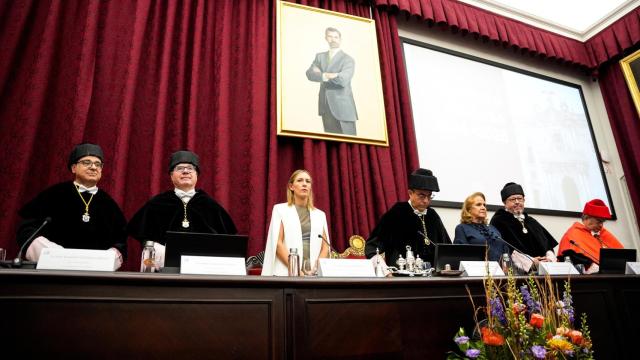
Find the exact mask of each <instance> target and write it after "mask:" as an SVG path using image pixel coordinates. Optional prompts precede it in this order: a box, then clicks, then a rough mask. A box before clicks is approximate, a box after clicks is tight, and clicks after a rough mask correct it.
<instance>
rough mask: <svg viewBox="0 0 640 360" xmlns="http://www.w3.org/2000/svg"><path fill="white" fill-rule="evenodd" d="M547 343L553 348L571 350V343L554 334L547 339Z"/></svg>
mask: <svg viewBox="0 0 640 360" xmlns="http://www.w3.org/2000/svg"><path fill="white" fill-rule="evenodd" d="M547 345H549V347H550V348H552V349H554V350H560V351H569V350H573V345H571V343H570V342H568V341H567V340H565V339H564V338H563V337H562V336H557V335H556V336H554V337H552V338H551V339H549V340H547Z"/></svg>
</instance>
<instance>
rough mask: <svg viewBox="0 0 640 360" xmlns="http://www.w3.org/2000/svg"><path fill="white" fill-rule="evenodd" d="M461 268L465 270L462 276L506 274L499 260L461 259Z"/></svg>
mask: <svg viewBox="0 0 640 360" xmlns="http://www.w3.org/2000/svg"><path fill="white" fill-rule="evenodd" d="M459 269H460V270H462V271H464V273H463V274H462V276H487V274H490V275H491V276H504V275H505V274H504V272H503V271H502V269H501V268H500V264H498V262H497V261H460V267H459Z"/></svg>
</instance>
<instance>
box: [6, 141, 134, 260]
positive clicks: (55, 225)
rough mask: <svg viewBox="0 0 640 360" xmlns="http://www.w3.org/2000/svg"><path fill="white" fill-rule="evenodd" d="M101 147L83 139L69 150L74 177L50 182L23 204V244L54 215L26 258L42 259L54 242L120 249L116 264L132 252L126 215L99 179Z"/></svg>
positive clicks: (19, 239)
mask: <svg viewBox="0 0 640 360" xmlns="http://www.w3.org/2000/svg"><path fill="white" fill-rule="evenodd" d="M103 158H104V155H103V153H102V149H101V148H100V146H98V145H94V144H80V145H78V146H76V147H75V148H74V149H73V151H72V152H71V154H70V156H69V162H68V167H69V170H71V172H72V173H73V174H74V180H73V181H67V182H62V183H59V184H56V185H53V186H51V187H49V188H48V189H46V190H44V191H43V192H41V193H40V194H38V195H37V196H36V197H35V198H34V199H33V200H31V201H29V202H28V203H27V204H26V205H24V206H23V207H22V209H20V210H19V212H18V213H19V215H20V216H21V217H22V218H23V221H22V223H21V224H20V226H19V229H18V234H17V241H18V244H19V245H20V246H22V245H23V244H24V242H25V241H26V240H27V239H28V238H29V237H30V236H31V235H32V234H33V233H34V231H36V229H37V228H38V227H39V226H40V225H41V224H42V223H43V221H44V219H45V218H47V217H49V218H51V222H50V223H48V224H47V225H46V226H45V227H44V228H43V229H42V230H41V232H40V233H39V234H37V235H36V238H35V240H34V241H33V242H32V243H31V244H30V245H29V246H28V248H27V251H26V254H25V255H26V256H25V257H26V258H27V260H31V261H38V259H39V257H40V251H42V249H43V248H49V247H64V248H75V249H94V250H107V249H113V250H114V251H116V258H117V259H116V261H117V262H118V264H117V267H120V265H121V264H122V257H123V256H126V254H127V245H126V241H127V235H126V231H125V228H126V224H127V221H126V219H125V217H124V215H123V214H122V211H121V210H120V207H119V206H118V204H116V202H115V201H114V200H113V199H112V198H111V196H109V194H107V193H106V192H105V191H104V190H102V189H100V190H99V189H98V187H97V184H98V182H99V181H100V178H101V177H102V170H103V161H102V160H103Z"/></svg>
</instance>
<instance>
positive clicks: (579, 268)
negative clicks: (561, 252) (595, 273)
mask: <svg viewBox="0 0 640 360" xmlns="http://www.w3.org/2000/svg"><path fill="white" fill-rule="evenodd" d="M564 262H566V263H569V264H571V265H572V266H573V267H574V268H575V269H576V270H577V271H578V273H580V274H584V265H582V264H575V265H574V264H573V261H571V257H569V256H565V257H564Z"/></svg>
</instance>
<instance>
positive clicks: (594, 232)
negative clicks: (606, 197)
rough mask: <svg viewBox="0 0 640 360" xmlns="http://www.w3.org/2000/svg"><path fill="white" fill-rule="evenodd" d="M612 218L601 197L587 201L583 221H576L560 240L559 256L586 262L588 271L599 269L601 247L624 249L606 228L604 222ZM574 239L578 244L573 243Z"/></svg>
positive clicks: (589, 272)
mask: <svg viewBox="0 0 640 360" xmlns="http://www.w3.org/2000/svg"><path fill="white" fill-rule="evenodd" d="M608 219H611V213H610V212H609V208H608V207H607V205H606V204H605V203H604V201H602V200H600V199H593V200H591V201H589V202H587V203H586V204H585V206H584V210H583V211H582V222H575V223H573V225H571V227H570V228H569V230H567V232H566V233H565V234H564V236H563V237H562V240H560V248H559V249H558V257H559V258H564V257H565V256H568V257H569V258H570V259H571V261H572V262H573V263H574V264H584V265H585V267H586V268H585V269H586V271H585V272H586V273H588V274H592V273H596V272H598V271H599V267H598V263H600V249H603V248H613V249H622V248H623V246H622V244H621V243H620V241H618V239H616V237H615V236H614V235H613V234H612V233H611V232H609V231H608V230H607V229H605V228H604V222H605V221H606V220H608ZM571 240H573V241H574V242H575V243H576V244H577V245H573V244H571Z"/></svg>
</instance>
